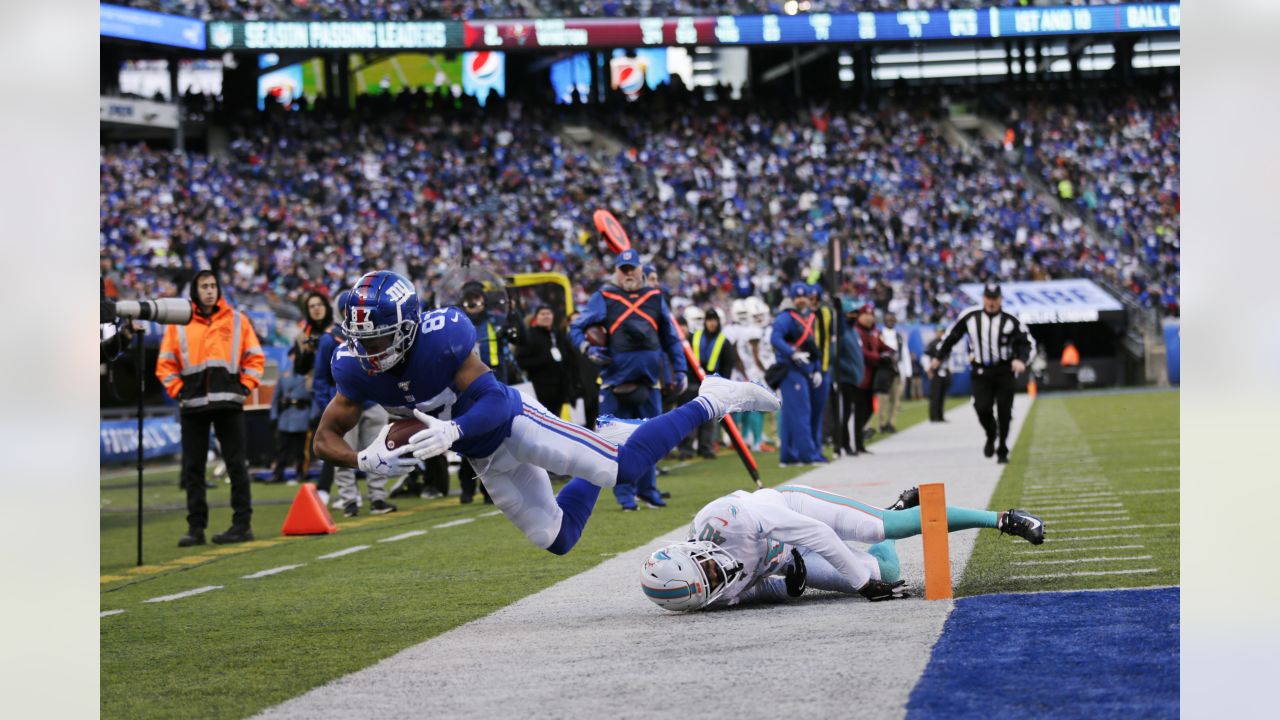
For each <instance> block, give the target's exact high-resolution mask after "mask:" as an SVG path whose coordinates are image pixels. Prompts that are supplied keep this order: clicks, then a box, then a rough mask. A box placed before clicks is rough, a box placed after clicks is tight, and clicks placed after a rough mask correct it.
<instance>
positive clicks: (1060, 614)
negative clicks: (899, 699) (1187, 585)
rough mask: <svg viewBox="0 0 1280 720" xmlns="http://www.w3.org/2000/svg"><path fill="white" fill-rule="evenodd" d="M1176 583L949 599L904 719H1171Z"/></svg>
mask: <svg viewBox="0 0 1280 720" xmlns="http://www.w3.org/2000/svg"><path fill="white" fill-rule="evenodd" d="M1178 601H1179V589H1178V588H1154V589H1149V590H1109V591H1101V592H1052V593H1034V594H1024V595H983V596H980V597H971V598H964V599H961V600H958V601H956V606H955V610H954V611H953V612H952V613H951V617H950V618H948V619H947V624H946V626H945V627H944V628H943V630H942V637H941V638H939V640H938V644H937V646H936V647H934V649H933V657H932V658H931V659H930V661H929V666H928V667H927V668H926V669H925V672H924V675H923V676H922V677H921V678H920V682H919V683H918V684H917V685H916V687H915V689H914V690H913V691H912V692H911V698H910V699H909V700H908V701H907V717H908V718H934V717H937V718H956V717H992V716H1001V715H1010V716H1016V717H1054V718H1100V717H1125V718H1134V717H1174V718H1176V717H1178V689H1179V683H1178V671H1179V656H1178V639H1179V619H1178V618H1179V615H1178Z"/></svg>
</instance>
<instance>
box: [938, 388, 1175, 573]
mask: <svg viewBox="0 0 1280 720" xmlns="http://www.w3.org/2000/svg"><path fill="white" fill-rule="evenodd" d="M1178 400H1179V395H1178V393H1177V392H1134V393H1117V394H1109V395H1077V396H1072V395H1066V396H1053V395H1048V396H1041V397H1040V398H1039V399H1038V400H1036V402H1035V404H1034V406H1033V407H1032V410H1031V414H1030V416H1029V417H1028V418H1027V421H1026V423H1025V424H1024V425H1023V428H1022V434H1021V436H1020V437H1019V438H1018V443H1017V445H1016V446H1015V447H1014V449H1013V453H1012V455H1011V456H1010V459H1009V465H1008V467H1007V468H1006V469H1005V471H1004V475H1003V476H1002V477H1001V479H1000V484H999V485H998V486H997V488H996V491H995V494H994V496H993V497H992V502H991V506H990V507H991V509H993V510H1007V509H1009V508H1020V509H1025V510H1028V511H1030V512H1032V513H1033V514H1035V515H1037V516H1039V517H1040V518H1042V519H1043V520H1044V522H1045V530H1046V532H1045V538H1046V539H1045V543H1044V544H1043V545H1041V546H1039V547H1034V546H1031V545H1028V544H1027V543H1024V542H1009V538H1005V537H1000V536H999V535H998V534H997V533H981V534H979V537H978V541H977V544H976V545H975V547H974V553H973V557H972V559H971V560H970V562H969V565H968V567H967V569H966V571H965V574H964V578H963V580H962V581H961V583H960V584H959V586H958V587H957V588H956V595H957V596H964V595H978V594H985V593H995V592H1014V591H1033V590H1078V589H1097V588H1131V587H1145V586H1152V585H1177V584H1178V559H1179V552H1178V511H1179V506H1180V503H1179V484H1178V478H1179V475H1178V458H1179V446H1178Z"/></svg>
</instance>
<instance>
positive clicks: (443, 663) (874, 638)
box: [257, 395, 1030, 720]
mask: <svg viewBox="0 0 1280 720" xmlns="http://www.w3.org/2000/svg"><path fill="white" fill-rule="evenodd" d="M1029 409H1030V400H1029V399H1028V398H1027V397H1026V396H1025V395H1019V396H1017V398H1016V400H1015V404H1014V421H1013V427H1012V428H1011V429H1010V445H1011V446H1012V445H1013V443H1014V442H1016V440H1017V437H1018V434H1019V432H1020V430H1021V428H1022V423H1023V420H1024V419H1025V417H1026V415H1027V413H1028V411H1029ZM949 419H950V420H951V422H950V423H947V424H929V423H924V424H921V425H918V426H915V427H912V428H910V429H908V430H905V431H903V432H901V433H898V434H896V435H893V436H891V437H889V438H886V439H884V440H882V441H880V442H877V443H876V444H875V445H873V446H872V447H871V449H872V454H870V455H864V456H860V457H857V458H842V459H840V460H836V461H833V462H832V463H830V464H829V465H826V466H823V467H820V468H817V469H815V470H812V471H810V472H808V473H805V474H803V475H801V476H798V477H796V478H794V479H793V480H791V481H789V482H791V483H799V484H805V485H811V486H814V487H819V488H823V489H828V490H831V491H834V492H840V493H843V494H847V495H851V496H853V497H857V498H859V499H862V500H866V501H868V502H873V503H875V504H877V505H879V506H881V507H883V506H885V505H888V504H890V503H891V502H893V501H894V500H895V499H896V498H897V495H898V493H899V492H900V491H901V490H903V489H905V488H907V487H910V486H912V485H918V484H920V483H922V482H938V481H942V482H945V483H946V491H947V502H948V504H951V505H962V506H967V507H975V508H985V507H987V504H988V503H989V501H990V499H991V494H992V492H993V491H994V490H995V487H996V484H997V482H998V481H999V478H1000V475H1001V472H1002V471H1003V470H1004V468H1005V467H1007V466H1005V465H999V464H997V463H996V462H995V461H994V460H993V459H986V458H983V457H982V452H981V448H982V430H981V428H980V427H979V425H978V422H977V418H976V417H975V415H974V413H973V411H972V410H971V409H969V408H967V407H960V408H956V409H954V410H952V411H951V412H950V413H949ZM723 461H724V462H728V461H729V460H728V459H726V460H723ZM748 484H749V483H746V482H745V477H744V484H743V485H742V487H747V485H748ZM667 489H670V490H672V491H673V492H675V493H679V492H680V488H679V482H678V481H668V482H667ZM728 490H729V489H728V488H726V492H727V491H728ZM592 522H593V523H602V522H608V515H607V514H606V515H603V516H597V517H595V518H593V520H592ZM687 522H688V518H684V517H676V516H674V515H673V516H672V518H671V524H672V525H673V526H678V528H677V529H676V530H673V531H672V532H670V533H667V534H666V535H663V536H661V537H658V538H655V539H654V540H653V541H651V542H649V543H646V544H645V545H644V546H642V547H639V548H635V549H633V550H629V551H627V552H623V553H619V554H618V555H617V556H616V557H614V558H612V559H608V560H605V561H604V562H602V563H601V564H599V565H597V566H596V567H594V568H592V569H590V570H588V571H586V572H584V573H581V574H579V575H576V576H574V577H572V578H569V579H567V580H564V581H562V582H560V583H557V584H556V585H553V586H552V587H550V588H547V589H546V590H543V591H541V592H539V593H536V594H534V595H531V596H529V597H526V598H524V599H522V600H519V601H518V602H516V603H514V604H512V605H509V606H507V607H505V608H503V609H501V610H499V611H497V612H495V613H493V614H491V615H488V616H486V617H483V618H480V619H478V620H475V621H472V622H470V623H467V624H465V625H462V626H460V627H458V628H455V629H453V630H451V631H449V632H447V633H444V634H442V635H439V636H437V637H435V638H432V639H430V640H428V641H426V642H423V643H421V644H419V645H416V646H413V647H410V648H408V649H406V650H404V651H402V652H400V653H398V654H396V655H394V656H392V657H389V658H387V659H385V660H383V661H381V662H378V663H376V664H374V665H372V666H370V667H367V668H365V669H363V670H359V671H357V672H354V673H351V674H349V675H347V676H345V677H342V678H338V679H337V680H334V681H333V682H330V683H327V684H325V685H323V686H320V687H317V688H314V689H312V690H311V691H309V692H306V693H304V694H302V695H300V696H298V697H296V698H293V699H292V700H288V701H286V702H284V703H282V704H280V705H277V706H275V707H273V708H268V709H267V710H265V711H263V712H262V713H261V714H259V715H258V716H257V717H259V718H264V719H272V720H286V719H287V720H295V719H296V720H314V719H316V718H366V717H378V718H406V719H411V718H413V719H416V718H422V717H449V718H483V719H485V720H489V719H491V718H556V719H567V720H575V719H577V718H583V719H588V718H589V719H590V720H595V719H596V718H598V717H610V718H631V717H651V716H652V715H653V714H654V713H656V712H663V711H669V710H671V709H673V708H674V707H676V706H678V705H684V704H687V703H688V702H689V701H690V700H693V699H697V700H699V701H704V702H709V703H711V705H710V706H709V707H714V708H715V709H716V714H718V715H723V716H727V717H734V716H737V717H759V716H760V715H761V714H762V712H764V709H765V708H768V712H767V714H768V715H769V716H770V717H785V716H788V715H792V714H798V715H801V716H804V717H848V716H849V713H850V712H851V711H852V709H853V708H856V711H857V712H856V714H857V716H858V717H860V718H901V717H903V716H904V715H905V712H906V711H905V704H906V701H907V698H908V696H909V695H910V693H911V690H912V688H914V687H915V685H916V682H917V681H918V679H919V677H920V675H921V673H922V672H923V671H924V669H925V666H926V665H927V664H928V662H929V657H930V654H931V652H932V649H933V646H934V644H935V643H936V642H937V639H938V636H939V635H940V634H941V632H942V628H943V625H944V623H945V622H946V619H947V617H948V615H949V614H950V612H951V609H952V608H953V607H954V601H939V602H926V601H924V600H921V599H919V597H920V596H921V595H922V594H923V562H922V559H921V545H920V540H919V538H909V539H907V540H902V541H899V542H898V553H899V557H900V559H901V563H902V573H903V577H904V578H905V579H906V580H907V582H908V584H910V585H912V586H913V587H914V590H915V592H914V594H915V595H916V597H915V598H913V599H911V600H906V601H901V602H891V603H874V604H872V603H867V602H865V601H863V600H862V599H861V598H856V597H848V596H842V595H838V594H834V593H820V592H819V593H811V594H806V596H805V597H804V598H803V600H801V601H799V602H796V603H794V604H790V605H786V606H777V605H774V606H744V607H738V608H729V609H724V610H714V611H703V612H698V613H690V614H678V613H668V612H665V611H663V610H661V609H659V608H658V607H656V606H655V605H653V604H652V603H650V602H649V601H648V600H646V599H645V598H644V597H643V595H641V593H640V592H639V591H638V581H639V568H640V564H641V562H642V561H643V559H644V558H645V557H646V556H648V554H649V553H650V552H652V551H653V549H655V548H657V547H659V546H661V545H663V544H666V543H670V542H677V541H679V540H683V539H684V534H685V532H686V528H685V526H684V524H685V523H687ZM591 531H592V527H591V526H590V525H589V526H588V527H587V532H591ZM976 537H977V532H976V531H964V532H956V533H951V536H950V547H951V557H952V575H953V578H954V580H955V581H957V582H958V581H959V579H960V577H961V575H962V574H963V572H964V568H965V566H966V565H967V563H968V560H969V557H970V555H971V554H972V552H973V544H974V541H975V540H976ZM1010 541H1011V542H1020V541H1018V540H1016V539H1012V538H1010ZM544 561H545V562H555V559H554V558H552V557H549V556H548V557H547V558H545V560H544ZM423 593H424V598H429V595H430V589H429V588H423ZM423 609H424V612H431V605H430V602H429V601H424V603H423ZM695 670H696V671H695ZM872 679H873V680H872ZM868 682H873V684H874V688H875V691H874V692H868V691H867V683H868ZM717 688H719V689H720V691H718V690H717ZM723 690H728V692H723Z"/></svg>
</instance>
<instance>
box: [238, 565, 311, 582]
mask: <svg viewBox="0 0 1280 720" xmlns="http://www.w3.org/2000/svg"><path fill="white" fill-rule="evenodd" d="M303 565H306V563H299V564H297V565H281V566H280V567H275V568H271V569H270V570H259V571H258V572H256V573H253V574H252V575H241V576H240V579H241V580H257V579H258V578H262V577H266V576H268V575H275V574H276V573H282V572H289V571H290V570H295V569H297V568H300V567H302V566H303Z"/></svg>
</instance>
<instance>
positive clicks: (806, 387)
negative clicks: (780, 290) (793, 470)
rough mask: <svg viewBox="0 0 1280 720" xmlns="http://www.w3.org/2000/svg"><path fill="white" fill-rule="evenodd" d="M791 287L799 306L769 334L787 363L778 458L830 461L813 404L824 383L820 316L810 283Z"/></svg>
mask: <svg viewBox="0 0 1280 720" xmlns="http://www.w3.org/2000/svg"><path fill="white" fill-rule="evenodd" d="M790 290H791V302H792V303H794V305H795V307H794V308H793V309H790V310H785V311H783V312H782V313H779V314H778V317H777V318H776V319H775V320H774V321H773V332H772V333H770V335H769V344H770V345H772V346H773V351H774V353H775V354H776V356H777V357H778V361H779V362H784V363H787V375H786V378H785V379H784V380H783V381H782V385H781V386H779V388H778V389H779V390H780V391H781V392H782V410H781V411H780V412H779V413H778V431H779V433H778V434H779V435H780V436H781V443H782V446H781V450H780V452H779V457H778V461H779V463H781V464H782V465H783V466H784V467H785V466H788V465H800V464H812V463H824V462H826V461H827V459H826V458H824V457H823V456H822V453H821V451H820V449H819V448H818V447H817V446H816V445H815V444H814V434H813V408H814V407H815V406H817V405H818V403H819V402H820V401H821V398H820V397H819V396H820V394H821V393H822V384H823V379H822V358H821V356H820V355H819V347H818V342H817V338H816V337H815V336H814V330H815V327H816V325H817V321H818V316H817V315H815V314H814V313H813V310H812V309H811V308H810V307H809V293H810V287H809V285H807V284H805V283H802V282H797V283H792V285H791V288H790Z"/></svg>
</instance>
